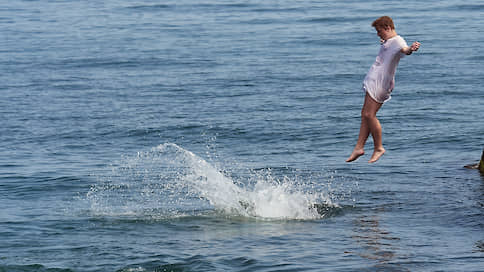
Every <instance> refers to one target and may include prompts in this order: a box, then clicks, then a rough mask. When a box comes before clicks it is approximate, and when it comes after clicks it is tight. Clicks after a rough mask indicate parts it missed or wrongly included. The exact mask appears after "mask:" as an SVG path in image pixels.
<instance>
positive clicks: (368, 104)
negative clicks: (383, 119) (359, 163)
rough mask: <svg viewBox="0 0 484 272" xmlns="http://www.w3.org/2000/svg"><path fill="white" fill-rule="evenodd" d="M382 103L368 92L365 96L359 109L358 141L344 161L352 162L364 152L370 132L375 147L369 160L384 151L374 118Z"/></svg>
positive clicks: (379, 155) (379, 128)
mask: <svg viewBox="0 0 484 272" xmlns="http://www.w3.org/2000/svg"><path fill="white" fill-rule="evenodd" d="M381 106H382V104H381V103H378V102H376V101H375V100H373V99H372V98H371V97H370V96H369V95H368V94H366V96H365V102H364V103H363V108H362V109H361V126H360V133H359V135H358V141H357V143H356V145H355V148H354V149H353V152H352V153H351V155H350V157H349V158H348V159H347V160H346V162H352V161H354V160H356V159H358V158H359V157H360V156H361V155H363V154H365V151H364V147H365V143H366V140H367V139H368V136H369V135H370V133H371V136H372V137H373V142H374V145H375V149H374V152H373V155H372V156H371V159H370V160H369V162H376V161H377V160H378V159H379V158H380V157H381V156H382V155H383V153H385V149H384V148H383V145H382V136H381V135H382V134H381V125H380V122H379V121H378V119H377V118H376V113H377V112H378V110H379V109H380V108H381Z"/></svg>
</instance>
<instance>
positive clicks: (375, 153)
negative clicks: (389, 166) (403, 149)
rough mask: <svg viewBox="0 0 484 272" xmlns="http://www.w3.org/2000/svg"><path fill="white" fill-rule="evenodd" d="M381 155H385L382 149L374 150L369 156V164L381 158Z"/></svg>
mask: <svg viewBox="0 0 484 272" xmlns="http://www.w3.org/2000/svg"><path fill="white" fill-rule="evenodd" d="M383 154H385V149H384V148H380V149H375V150H374V151H373V155H371V158H370V160H369V161H368V162H369V163H374V162H376V161H377V160H378V159H379V158H380V157H381V156H383Z"/></svg>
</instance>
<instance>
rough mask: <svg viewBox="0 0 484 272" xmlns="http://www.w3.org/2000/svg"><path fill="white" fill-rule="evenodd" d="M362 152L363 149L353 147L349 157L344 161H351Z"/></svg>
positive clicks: (363, 152)
mask: <svg viewBox="0 0 484 272" xmlns="http://www.w3.org/2000/svg"><path fill="white" fill-rule="evenodd" d="M364 154H365V151H364V150H363V149H355V150H353V153H351V155H350V157H349V158H348V159H347V160H346V162H352V161H354V160H356V159H358V158H359V157H360V156H362V155H364Z"/></svg>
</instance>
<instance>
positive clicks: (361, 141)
mask: <svg viewBox="0 0 484 272" xmlns="http://www.w3.org/2000/svg"><path fill="white" fill-rule="evenodd" d="M369 135H370V129H369V128H368V122H367V121H366V119H364V118H361V125H360V134H359V135H358V141H357V142H356V145H355V148H354V149H353V152H352V153H351V155H350V156H349V158H348V159H346V162H352V161H354V160H356V159H358V158H359V157H360V156H362V155H364V154H365V143H366V140H367V139H368V136H369Z"/></svg>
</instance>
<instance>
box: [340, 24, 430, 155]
mask: <svg viewBox="0 0 484 272" xmlns="http://www.w3.org/2000/svg"><path fill="white" fill-rule="evenodd" d="M372 26H373V27H374V28H375V29H376V32H377V35H378V36H379V37H380V38H381V43H382V45H381V47H380V52H379V53H378V56H377V57H376V60H375V63H373V65H372V66H371V68H370V71H368V74H366V77H365V79H364V80H363V90H364V91H365V92H366V95H365V102H364V103H363V108H362V109H361V126H360V134H359V136H358V141H357V142H356V145H355V148H354V149H353V152H352V153H351V155H350V157H349V158H348V159H347V160H346V162H352V161H354V160H356V159H358V158H359V157H360V156H361V155H363V154H365V151H364V147H365V143H366V140H367V139H368V136H369V135H370V133H371V136H372V137H373V143H374V150H373V155H372V156H371V158H370V160H369V161H368V162H369V163H373V162H376V161H377V160H378V159H379V158H380V157H381V156H382V155H383V154H384V153H385V149H384V148H383V144H382V136H381V125H380V121H378V119H377V118H376V113H377V111H378V110H379V109H380V107H381V106H382V105H383V103H384V102H386V101H388V100H390V98H391V97H390V94H391V93H392V90H393V87H394V86H395V71H396V70H397V65H398V62H399V61H400V58H402V57H404V55H410V54H412V53H413V52H414V51H417V50H418V49H419V47H420V43H419V42H414V43H413V44H412V45H411V46H407V43H406V42H405V40H404V39H403V38H402V37H400V36H399V35H397V32H396V31H395V25H394V24H393V20H392V18H390V17H388V16H383V17H380V18H378V19H376V20H375V21H374V22H373V23H372Z"/></svg>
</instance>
